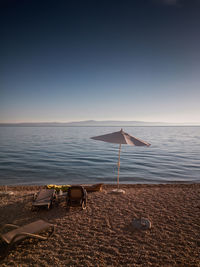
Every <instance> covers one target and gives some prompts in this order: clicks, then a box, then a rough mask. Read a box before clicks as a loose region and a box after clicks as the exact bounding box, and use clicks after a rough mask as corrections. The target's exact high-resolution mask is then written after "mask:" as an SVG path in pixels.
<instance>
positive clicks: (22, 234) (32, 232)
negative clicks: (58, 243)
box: [0, 220, 54, 257]
mask: <svg viewBox="0 0 200 267" xmlns="http://www.w3.org/2000/svg"><path fill="white" fill-rule="evenodd" d="M8 227H9V228H14V230H11V231H9V232H7V233H4V234H1V233H0V240H1V244H0V249H1V250H0V255H1V256H3V257H5V256H6V255H7V254H8V252H9V250H10V248H11V247H12V246H13V245H14V244H16V243H18V242H21V241H23V240H24V239H26V238H34V239H40V240H47V239H48V238H49V237H50V236H51V235H52V234H53V232H54V225H53V224H50V223H48V222H45V221H43V220H38V221H35V222H32V223H29V224H26V225H24V226H20V227H19V226H17V225H13V224H5V225H4V226H3V227H2V228H1V230H0V231H1V232H2V230H3V229H5V228H8ZM48 229H51V231H50V233H49V235H48V236H42V235H39V234H40V233H42V232H44V231H47V230H48Z"/></svg>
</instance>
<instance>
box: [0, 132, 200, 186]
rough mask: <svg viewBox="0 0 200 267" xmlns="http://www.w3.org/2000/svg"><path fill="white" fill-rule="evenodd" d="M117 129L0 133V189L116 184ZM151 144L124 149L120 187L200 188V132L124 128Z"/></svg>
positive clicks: (124, 146) (122, 152) (123, 146)
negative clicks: (109, 139) (113, 137)
mask: <svg viewBox="0 0 200 267" xmlns="http://www.w3.org/2000/svg"><path fill="white" fill-rule="evenodd" d="M118 130H120V128H119V127H0V184H1V185H5V184H7V185H11V184H48V183H55V184H76V183H101V182H102V183H116V177H117V161H118V148H119V147H118V145H116V144H110V143H104V142H100V141H94V140H92V139H90V137H92V136H96V135H101V134H106V133H110V132H115V131H118ZM124 131H125V132H128V133H130V134H131V135H133V136H136V137H138V138H140V139H143V140H145V141H147V142H149V143H151V146H150V147H132V146H129V145H122V151H121V169H120V182H121V183H168V182H189V183H193V182H196V183H199V182H200V127H124Z"/></svg>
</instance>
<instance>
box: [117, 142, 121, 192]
mask: <svg viewBox="0 0 200 267" xmlns="http://www.w3.org/2000/svg"><path fill="white" fill-rule="evenodd" d="M120 152H121V144H120V145H119V157H118V175H117V188H118V189H119V169H120Z"/></svg>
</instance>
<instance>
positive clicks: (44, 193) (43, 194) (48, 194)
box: [37, 189, 55, 201]
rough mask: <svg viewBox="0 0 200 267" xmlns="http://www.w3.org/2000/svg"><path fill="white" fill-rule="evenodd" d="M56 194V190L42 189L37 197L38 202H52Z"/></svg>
mask: <svg viewBox="0 0 200 267" xmlns="http://www.w3.org/2000/svg"><path fill="white" fill-rule="evenodd" d="M54 193H55V190H54V189H42V190H40V191H39V193H38V195H37V201H40V200H44V199H45V200H51V199H52V197H53V194H54Z"/></svg>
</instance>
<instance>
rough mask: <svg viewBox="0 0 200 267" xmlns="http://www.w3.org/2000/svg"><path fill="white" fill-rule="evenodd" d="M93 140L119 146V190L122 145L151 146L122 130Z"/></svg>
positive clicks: (95, 137)
mask: <svg viewBox="0 0 200 267" xmlns="http://www.w3.org/2000/svg"><path fill="white" fill-rule="evenodd" d="M91 139H94V140H98V141H104V142H108V143H113V144H119V158H118V176H117V185H118V189H119V169H120V152H121V145H122V144H124V145H131V146H150V144H149V143H147V142H145V141H143V140H141V139H138V138H136V137H134V136H132V135H130V134H128V133H125V132H124V131H123V130H122V129H121V130H120V131H118V132H114V133H110V134H104V135H99V136H94V137H91Z"/></svg>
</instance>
